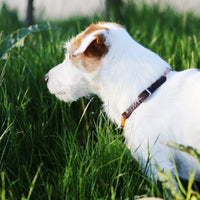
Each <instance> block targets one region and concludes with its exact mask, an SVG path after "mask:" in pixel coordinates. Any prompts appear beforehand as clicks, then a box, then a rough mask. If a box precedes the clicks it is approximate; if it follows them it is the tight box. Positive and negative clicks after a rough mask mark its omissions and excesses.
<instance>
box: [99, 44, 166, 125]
mask: <svg viewBox="0 0 200 200" xmlns="http://www.w3.org/2000/svg"><path fill="white" fill-rule="evenodd" d="M136 46H137V47H136ZM127 47H129V48H126V49H121V51H119V50H117V51H115V52H114V50H112V52H109V53H110V55H109V56H107V58H109V57H111V59H112V60H108V59H105V60H104V61H103V64H102V66H104V69H103V70H101V71H102V72H101V73H102V74H101V75H100V79H101V80H100V81H99V83H100V86H99V90H98V92H97V95H98V96H99V97H100V98H101V99H102V101H103V103H104V108H105V111H106V113H107V115H108V116H109V118H110V119H111V120H112V121H115V122H116V123H117V124H118V126H120V123H121V114H122V113H123V112H124V111H125V110H126V109H127V108H128V107H129V106H130V105H131V104H132V103H133V102H134V101H136V99H137V97H138V95H139V94H140V93H141V92H142V91H143V90H144V89H146V88H147V87H149V86H150V85H151V84H152V83H153V82H154V81H156V80H157V79H158V78H159V77H160V76H161V75H163V73H164V72H165V71H166V70H167V69H168V68H170V66H169V65H168V64H167V63H166V62H165V61H164V60H163V59H161V58H160V57H159V56H158V55H156V54H155V53H153V52H151V51H149V50H148V49H146V48H144V47H143V46H141V45H139V44H138V43H136V42H135V41H132V42H131V44H130V42H129V44H127ZM112 49H113V48H112ZM112 55H115V57H114V59H113V57H112ZM109 63H112V67H111V66H109V67H107V65H108V64H109ZM106 67H107V68H106Z"/></svg>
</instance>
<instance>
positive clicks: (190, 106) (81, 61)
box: [45, 23, 200, 180]
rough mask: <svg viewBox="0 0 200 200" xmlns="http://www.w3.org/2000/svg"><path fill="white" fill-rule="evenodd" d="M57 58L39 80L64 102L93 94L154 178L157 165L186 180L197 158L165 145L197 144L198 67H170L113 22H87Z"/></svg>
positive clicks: (199, 137)
mask: <svg viewBox="0 0 200 200" xmlns="http://www.w3.org/2000/svg"><path fill="white" fill-rule="evenodd" d="M65 48H66V55H65V60H64V61H63V63H61V64H59V65H58V66H56V67H54V68H52V69H51V70H50V71H49V72H48V73H47V74H46V75H45V81H46V82H47V86H48V89H49V91H50V92H51V93H52V94H55V96H56V97H57V98H59V99H60V100H63V101H65V102H70V101H75V100H77V99H78V98H79V97H82V96H86V95H88V94H91V93H94V94H96V95H98V96H99V97H100V99H101V100H102V102H103V105H104V108H105V112H106V113H107V115H108V117H109V118H110V119H111V120H112V121H114V122H116V123H117V124H118V126H119V127H120V126H121V127H122V128H123V129H124V137H125V139H126V144H127V146H128V148H129V149H130V151H131V152H132V153H133V154H134V155H136V157H137V158H138V160H139V161H140V162H141V163H143V164H144V166H145V165H146V162H147V161H148V160H149V158H150V161H149V164H150V166H151V167H150V169H151V170H149V172H148V174H147V175H148V176H151V174H152V173H153V174H154V177H155V178H156V179H157V173H156V172H157V170H158V168H157V164H158V165H159V167H160V169H162V170H164V171H165V172H167V173H168V172H169V171H171V172H172V174H173V175H174V176H175V170H174V167H175V166H174V161H175V163H176V165H177V170H178V174H179V176H180V177H181V178H182V179H186V180H188V178H189V172H191V171H193V170H196V176H195V180H199V179H200V169H199V166H198V163H197V161H196V160H195V159H194V158H193V157H191V156H190V155H189V154H186V153H184V152H181V151H178V150H175V149H172V148H170V147H169V146H167V145H165V144H166V143H167V142H169V141H171V142H175V143H179V144H183V145H188V146H192V147H194V148H197V149H200V72H199V71H198V70H197V69H190V70H185V71H182V72H176V71H171V67H170V66H169V64H168V63H167V62H165V61H164V60H163V59H162V58H160V57H159V56H158V55H157V54H155V53H153V52H152V51H150V50H148V49H146V48H145V47H143V46H141V45H140V44H138V43H137V42H136V41H134V40H133V39H132V38H131V36H130V35H129V34H128V32H127V31H126V29H125V28H124V27H123V26H121V25H119V24H115V23H98V24H92V25H90V26H89V27H88V28H87V29H86V30H85V31H83V32H81V33H80V34H79V35H77V36H76V37H75V38H73V39H72V40H71V41H69V42H66V43H65Z"/></svg>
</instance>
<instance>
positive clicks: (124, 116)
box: [121, 69, 170, 129]
mask: <svg viewBox="0 0 200 200" xmlns="http://www.w3.org/2000/svg"><path fill="white" fill-rule="evenodd" d="M169 71H170V69H167V71H166V72H165V73H164V74H163V76H161V77H160V78H159V79H158V80H156V81H155V82H154V83H153V84H151V85H150V86H149V87H148V88H147V89H145V90H144V91H142V92H141V93H140V94H139V96H138V98H137V100H136V101H135V102H134V103H133V104H131V106H130V107H129V108H128V109H127V110H126V111H125V112H124V113H122V118H121V129H123V128H124V126H125V122H126V119H127V118H129V117H130V115H131V114H132V113H133V111H134V110H135V109H136V108H137V107H138V106H139V105H140V104H141V103H142V102H143V101H144V100H145V99H147V98H148V97H149V96H151V94H152V93H153V92H154V91H155V90H156V89H158V88H159V87H160V86H161V85H162V84H163V83H164V82H165V81H166V80H167V78H166V75H167V73H168V72H169Z"/></svg>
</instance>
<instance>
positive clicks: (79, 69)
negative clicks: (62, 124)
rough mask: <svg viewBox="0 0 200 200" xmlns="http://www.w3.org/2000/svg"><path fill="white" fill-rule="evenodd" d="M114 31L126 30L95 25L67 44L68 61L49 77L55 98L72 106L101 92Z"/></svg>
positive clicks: (49, 86)
mask: <svg viewBox="0 0 200 200" xmlns="http://www.w3.org/2000/svg"><path fill="white" fill-rule="evenodd" d="M111 28H112V29H116V28H118V29H122V27H121V26H120V25H118V24H114V23H99V24H96V25H94V24H92V25H90V26H89V27H88V28H87V29H86V30H85V31H83V32H81V33H80V34H79V35H78V36H76V37H75V38H73V39H72V40H71V41H69V42H66V43H65V47H66V55H65V60H64V61H63V63H61V64H59V65H57V66H56V67H54V68H52V69H51V70H50V71H49V72H48V73H47V74H46V75H45V80H46V82H47V86H48V89H49V91H50V92H51V93H52V94H55V95H56V97H58V98H59V99H60V100H63V101H65V102H68V101H74V100H76V99H78V98H79V97H81V96H86V95H87V94H89V93H96V92H97V91H98V87H99V86H98V84H97V82H98V81H97V80H98V77H99V73H100V71H101V68H102V65H103V63H104V60H105V59H106V57H107V54H109V51H110V48H111V46H112V44H111V38H110V37H111V35H110V29H111Z"/></svg>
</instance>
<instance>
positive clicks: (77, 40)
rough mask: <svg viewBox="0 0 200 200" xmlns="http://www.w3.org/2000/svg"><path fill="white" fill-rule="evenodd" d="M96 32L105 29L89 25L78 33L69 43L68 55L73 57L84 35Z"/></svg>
mask: <svg viewBox="0 0 200 200" xmlns="http://www.w3.org/2000/svg"><path fill="white" fill-rule="evenodd" d="M97 30H107V28H105V27H102V26H99V25H96V24H91V25H90V26H89V27H88V28H87V29H86V30H85V31H83V32H81V33H79V34H78V35H77V36H76V37H75V38H74V39H73V40H72V42H71V45H70V46H71V47H70V54H71V55H73V53H74V52H75V51H76V50H77V49H78V48H79V47H80V45H81V41H82V39H83V38H84V37H86V35H88V34H90V33H92V32H94V31H97Z"/></svg>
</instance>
